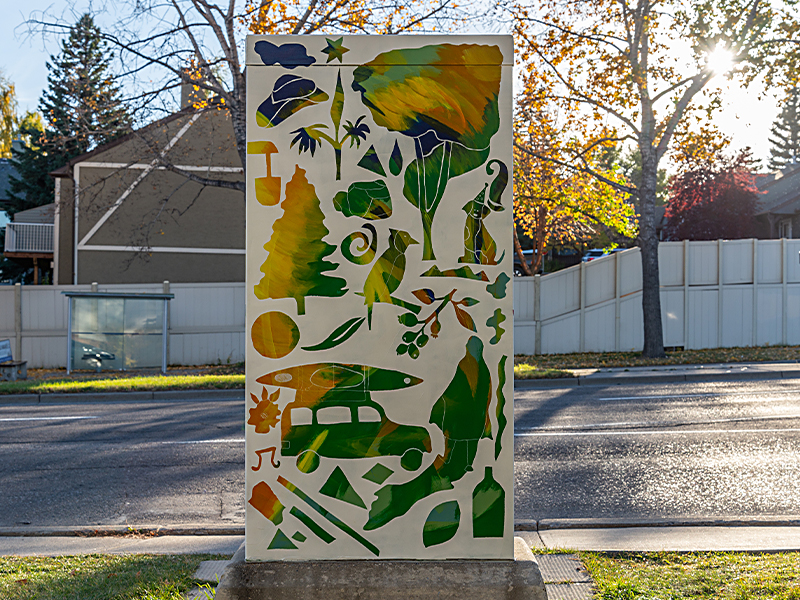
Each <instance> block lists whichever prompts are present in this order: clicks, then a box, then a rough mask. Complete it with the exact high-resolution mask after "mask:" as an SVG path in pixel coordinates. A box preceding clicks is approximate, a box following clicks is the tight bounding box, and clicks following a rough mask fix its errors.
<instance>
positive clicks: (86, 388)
mask: <svg viewBox="0 0 800 600" xmlns="http://www.w3.org/2000/svg"><path fill="white" fill-rule="evenodd" d="M242 388H244V375H170V376H162V375H156V376H149V377H124V378H111V379H87V380H78V381H72V380H68V379H61V380H43V381H36V380H31V381H9V382H3V383H0V395H2V394H54V393H61V394H65V393H66V394H69V393H87V392H136V391H163V390H207V389H218V390H228V389H242Z"/></svg>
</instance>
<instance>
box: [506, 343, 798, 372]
mask: <svg viewBox="0 0 800 600" xmlns="http://www.w3.org/2000/svg"><path fill="white" fill-rule="evenodd" d="M785 361H788V362H800V346H763V347H757V348H712V349H707V350H674V351H669V352H667V353H666V356H665V357H664V358H643V357H642V355H641V354H639V353H638V352H582V353H576V354H544V355H536V356H531V355H522V354H519V355H517V356H515V357H514V363H515V369H516V367H517V366H520V365H530V366H532V367H536V368H538V369H603V368H609V367H646V366H651V365H697V364H714V363H737V362H785Z"/></svg>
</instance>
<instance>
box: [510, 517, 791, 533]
mask: <svg viewBox="0 0 800 600" xmlns="http://www.w3.org/2000/svg"><path fill="white" fill-rule="evenodd" d="M632 527H800V515H780V516H765V517H760V516H756V517H699V518H674V519H668V518H664V519H590V518H585V519H540V520H533V519H520V520H518V521H514V530H515V531H548V530H553V529H627V528H632Z"/></svg>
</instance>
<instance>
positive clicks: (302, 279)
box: [254, 166, 347, 315]
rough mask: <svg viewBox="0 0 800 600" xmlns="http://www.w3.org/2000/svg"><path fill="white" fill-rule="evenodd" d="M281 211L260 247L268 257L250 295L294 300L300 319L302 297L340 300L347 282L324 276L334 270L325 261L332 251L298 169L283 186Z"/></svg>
mask: <svg viewBox="0 0 800 600" xmlns="http://www.w3.org/2000/svg"><path fill="white" fill-rule="evenodd" d="M281 207H282V208H283V209H284V212H283V216H282V217H281V218H280V219H278V220H277V221H276V222H275V225H274V226H273V230H272V237H271V238H270V240H269V242H267V243H266V244H265V245H264V250H266V251H267V253H268V255H267V260H266V261H264V264H262V265H261V272H262V273H263V274H264V276H263V277H262V278H261V281H260V282H259V283H258V285H256V286H255V289H254V291H255V295H256V298H258V299H259V300H265V299H267V298H294V299H295V300H296V301H297V313H298V314H300V315H302V314H305V312H306V308H305V299H306V296H329V297H337V296H343V295H344V294H345V292H347V288H346V287H345V286H346V285H347V282H346V281H345V280H344V279H340V278H339V277H331V276H330V275H325V272H326V271H333V270H334V269H336V267H337V266H338V265H336V264H335V263H332V262H329V261H327V260H325V259H326V257H328V256H330V255H331V254H333V252H334V250H336V247H335V246H331V245H330V244H328V243H326V242H325V241H324V240H323V239H322V238H324V237H325V236H326V235H328V233H329V232H328V229H327V228H326V227H325V225H324V224H323V219H324V218H325V215H324V214H323V213H322V210H320V204H319V198H317V195H316V191H315V189H314V186H313V185H311V184H310V183H309V181H308V179H307V178H306V172H305V171H304V170H303V169H301V168H300V167H299V166H298V167H296V168H295V172H294V176H293V177H292V180H291V181H290V182H289V183H287V184H286V199H285V200H284V201H283V203H282V204H281Z"/></svg>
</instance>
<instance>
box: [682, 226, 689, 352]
mask: <svg viewBox="0 0 800 600" xmlns="http://www.w3.org/2000/svg"><path fill="white" fill-rule="evenodd" d="M689 243H690V242H689V240H683V349H684V350H688V349H689V248H690V246H689Z"/></svg>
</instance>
